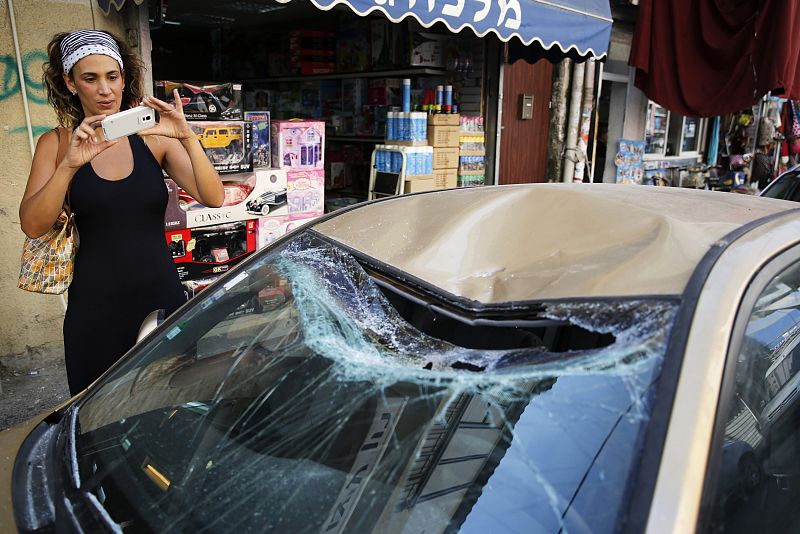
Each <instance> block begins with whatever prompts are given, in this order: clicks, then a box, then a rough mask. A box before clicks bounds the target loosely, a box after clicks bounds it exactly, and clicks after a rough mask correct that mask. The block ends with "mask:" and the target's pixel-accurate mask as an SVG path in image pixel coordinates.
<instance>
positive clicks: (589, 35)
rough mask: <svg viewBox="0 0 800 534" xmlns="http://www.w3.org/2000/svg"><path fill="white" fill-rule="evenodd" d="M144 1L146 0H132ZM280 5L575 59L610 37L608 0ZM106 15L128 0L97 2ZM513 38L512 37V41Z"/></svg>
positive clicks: (352, 0) (599, 48)
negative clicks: (345, 12) (346, 12)
mask: <svg viewBox="0 0 800 534" xmlns="http://www.w3.org/2000/svg"><path fill="white" fill-rule="evenodd" d="M134 1H135V2H136V3H137V4H141V3H142V2H143V0H134ZM275 1H277V2H280V3H288V2H290V1H293V2H302V1H309V2H311V3H312V4H313V5H315V6H316V7H318V8H319V9H322V10H325V11H327V10H329V9H333V8H334V7H336V6H337V5H340V4H342V5H345V6H347V7H349V8H350V9H352V10H353V11H354V12H355V13H356V14H358V15H361V16H365V15H368V14H370V13H373V12H376V11H377V12H381V13H383V14H384V15H386V17H388V18H389V19H390V20H392V21H393V22H399V21H400V20H402V19H405V18H406V17H413V18H415V19H417V21H419V23H420V24H422V26H424V27H426V28H427V27H429V26H433V25H434V24H435V23H437V22H442V23H444V24H445V25H446V26H447V28H448V29H449V30H450V31H452V32H454V33H455V32H460V31H461V30H463V29H464V28H470V29H471V30H472V31H474V32H475V34H477V35H478V36H479V37H483V36H484V35H486V34H488V33H490V32H492V33H495V34H496V35H497V36H498V37H499V38H500V40H502V41H504V42H508V41H511V42H512V43H515V44H516V43H517V41H516V40H514V38H516V39H518V40H519V41H518V42H521V43H522V44H524V45H533V47H534V48H539V49H544V50H546V51H549V52H551V54H549V55H548V57H552V52H557V51H559V50H560V51H561V52H562V53H565V54H568V55H570V56H571V57H575V58H588V57H596V58H603V57H605V55H606V53H607V52H608V43H609V39H610V37H611V22H612V20H611V8H610V7H609V3H608V0H275ZM97 3H98V5H99V6H100V9H102V10H103V12H104V13H106V14H108V12H109V11H110V9H111V6H112V5H113V6H114V7H115V8H116V9H117V10H119V9H121V8H122V6H123V5H124V4H125V0H97ZM512 40H513V41H512Z"/></svg>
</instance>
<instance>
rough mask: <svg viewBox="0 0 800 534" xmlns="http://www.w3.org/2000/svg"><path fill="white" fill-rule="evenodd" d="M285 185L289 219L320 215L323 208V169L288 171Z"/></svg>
mask: <svg viewBox="0 0 800 534" xmlns="http://www.w3.org/2000/svg"><path fill="white" fill-rule="evenodd" d="M287 185H288V187H287V193H286V198H287V202H288V203H289V218H290V219H292V220H297V219H306V218H309V217H317V216H319V215H322V213H323V211H324V210H325V172H324V171H288V172H287Z"/></svg>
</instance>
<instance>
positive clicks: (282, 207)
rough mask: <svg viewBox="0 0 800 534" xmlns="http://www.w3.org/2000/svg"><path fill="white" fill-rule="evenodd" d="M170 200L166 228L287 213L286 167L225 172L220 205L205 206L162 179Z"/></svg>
mask: <svg viewBox="0 0 800 534" xmlns="http://www.w3.org/2000/svg"><path fill="white" fill-rule="evenodd" d="M165 183H166V185H167V191H168V192H169V200H168V202H167V210H166V213H165V217H164V229H165V230H182V229H184V228H199V227H201V226H209V225H213V224H222V223H232V222H238V221H244V220H247V219H253V218H255V217H263V216H264V215H267V214H270V215H273V216H274V215H288V213H289V212H288V206H287V196H286V189H287V178H286V171H283V170H280V169H259V170H257V171H256V172H251V173H243V174H230V175H225V176H224V177H223V180H222V186H223V188H224V189H225V200H224V202H223V204H222V206H220V207H219V208H207V207H206V206H203V205H202V204H200V203H199V202H197V201H196V200H195V199H194V198H192V196H191V195H190V194H189V193H187V192H186V191H184V190H183V189H181V188H180V187H179V186H178V185H177V184H176V183H175V182H174V181H173V180H170V179H167V180H165Z"/></svg>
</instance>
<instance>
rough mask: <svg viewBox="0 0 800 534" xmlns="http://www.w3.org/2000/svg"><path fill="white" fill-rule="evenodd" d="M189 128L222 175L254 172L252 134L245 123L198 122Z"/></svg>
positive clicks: (248, 125)
mask: <svg viewBox="0 0 800 534" xmlns="http://www.w3.org/2000/svg"><path fill="white" fill-rule="evenodd" d="M189 126H190V127H191V128H192V130H193V131H194V132H195V133H196V134H197V138H198V139H199V140H200V145H202V147H203V150H205V153H206V156H208V159H209V160H210V161H211V163H212V164H213V165H214V168H215V169H217V172H218V173H220V174H231V173H239V172H250V171H252V170H253V146H252V139H253V130H252V128H251V127H250V124H249V123H247V122H244V121H199V122H190V123H189Z"/></svg>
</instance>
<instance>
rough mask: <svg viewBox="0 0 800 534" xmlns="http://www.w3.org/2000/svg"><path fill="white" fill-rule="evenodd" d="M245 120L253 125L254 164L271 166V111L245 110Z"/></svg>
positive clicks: (255, 165) (256, 165)
mask: <svg viewBox="0 0 800 534" xmlns="http://www.w3.org/2000/svg"><path fill="white" fill-rule="evenodd" d="M244 119H245V121H247V122H249V123H251V124H252V125H253V166H254V167H269V166H270V163H271V161H270V160H271V157H270V150H271V146H270V142H269V135H270V112H269V111H245V112H244Z"/></svg>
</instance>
